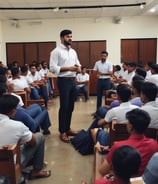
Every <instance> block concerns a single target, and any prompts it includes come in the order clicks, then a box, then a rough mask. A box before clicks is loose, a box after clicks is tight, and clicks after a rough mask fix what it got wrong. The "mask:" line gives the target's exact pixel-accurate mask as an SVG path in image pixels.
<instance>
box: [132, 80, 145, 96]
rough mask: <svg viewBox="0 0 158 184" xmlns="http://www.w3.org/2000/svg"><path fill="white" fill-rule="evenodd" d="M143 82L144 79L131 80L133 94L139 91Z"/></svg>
mask: <svg viewBox="0 0 158 184" xmlns="http://www.w3.org/2000/svg"><path fill="white" fill-rule="evenodd" d="M143 84H144V80H134V81H132V85H131V87H132V92H133V93H134V94H135V92H137V93H138V94H140V93H141V88H142V85H143Z"/></svg>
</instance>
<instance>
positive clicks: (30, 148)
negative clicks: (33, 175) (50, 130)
mask: <svg viewBox="0 0 158 184" xmlns="http://www.w3.org/2000/svg"><path fill="white" fill-rule="evenodd" d="M34 135H35V137H36V143H35V145H29V144H24V145H21V163H22V168H23V169H24V168H26V167H27V166H28V164H29V163H30V162H31V163H32V165H33V169H34V170H36V171H40V170H42V169H43V164H44V146H45V138H44V136H43V135H42V134H41V133H35V134H34Z"/></svg>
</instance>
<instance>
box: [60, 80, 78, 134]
mask: <svg viewBox="0 0 158 184" xmlns="http://www.w3.org/2000/svg"><path fill="white" fill-rule="evenodd" d="M57 86H58V90H59V96H60V108H59V114H58V116H59V132H60V133H64V132H67V131H69V130H70V125H71V117H72V112H73V109H74V102H75V97H76V83H75V79H72V78H65V77H58V79H57Z"/></svg>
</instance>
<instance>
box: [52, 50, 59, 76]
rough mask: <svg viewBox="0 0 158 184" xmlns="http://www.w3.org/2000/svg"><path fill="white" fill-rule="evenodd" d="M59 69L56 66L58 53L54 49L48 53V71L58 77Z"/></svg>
mask: <svg viewBox="0 0 158 184" xmlns="http://www.w3.org/2000/svg"><path fill="white" fill-rule="evenodd" d="M60 68H61V67H60V66H58V51H57V49H55V50H53V51H52V52H51V53H50V71H51V72H53V73H55V74H57V75H58V74H59V73H60Z"/></svg>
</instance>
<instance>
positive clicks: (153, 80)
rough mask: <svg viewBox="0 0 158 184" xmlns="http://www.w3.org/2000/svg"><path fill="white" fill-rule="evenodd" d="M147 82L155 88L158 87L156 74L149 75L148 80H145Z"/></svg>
mask: <svg viewBox="0 0 158 184" xmlns="http://www.w3.org/2000/svg"><path fill="white" fill-rule="evenodd" d="M146 81H148V82H152V83H154V84H155V85H156V86H158V74H153V75H151V76H150V77H149V78H148V79H146Z"/></svg>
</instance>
